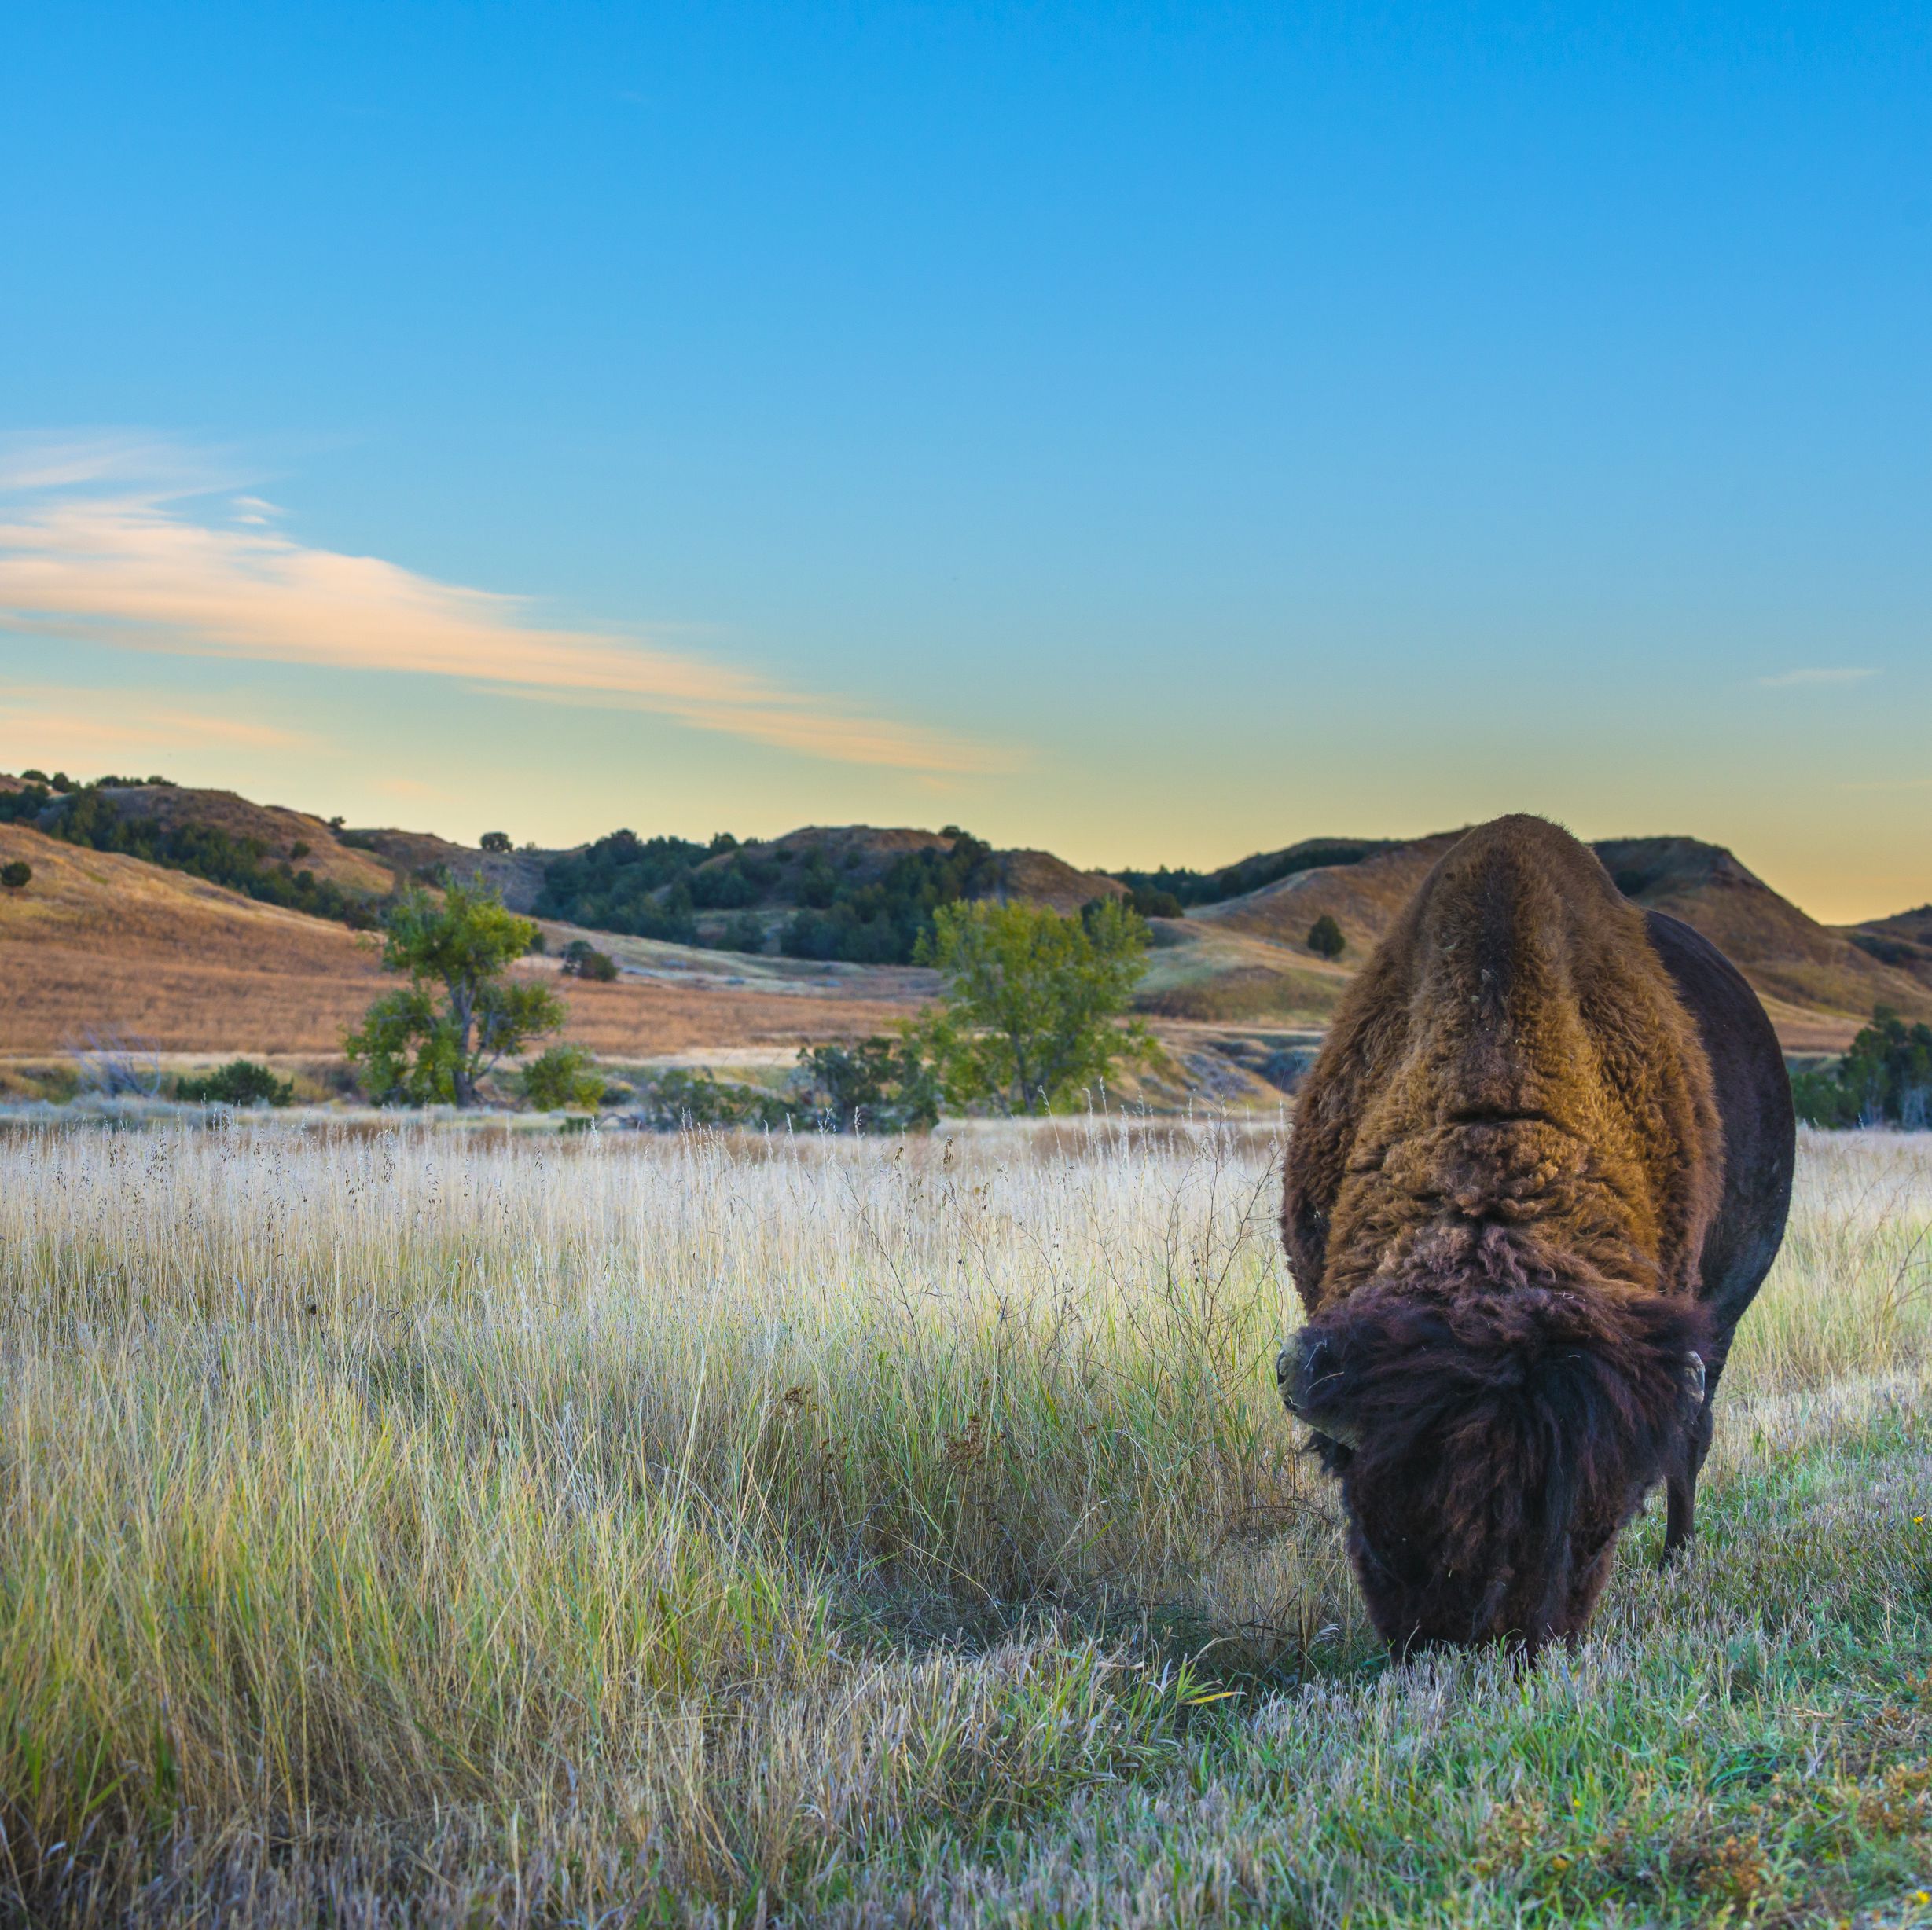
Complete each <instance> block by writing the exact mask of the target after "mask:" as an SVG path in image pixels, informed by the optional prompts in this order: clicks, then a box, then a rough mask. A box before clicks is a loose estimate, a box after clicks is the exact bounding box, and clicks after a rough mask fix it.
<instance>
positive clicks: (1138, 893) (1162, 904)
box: [1127, 885, 1188, 918]
mask: <svg viewBox="0 0 1932 1930" xmlns="http://www.w3.org/2000/svg"><path fill="white" fill-rule="evenodd" d="M1127 903H1128V905H1129V908H1130V909H1132V910H1133V912H1135V914H1136V915H1137V916H1139V917H1141V918H1185V917H1186V916H1187V915H1188V908H1187V907H1186V906H1185V904H1182V903H1181V901H1180V899H1179V898H1177V897H1176V896H1175V895H1174V893H1173V892H1171V891H1165V890H1162V889H1161V888H1160V887H1159V886H1156V885H1135V886H1132V887H1130V888H1129V891H1128V893H1127Z"/></svg>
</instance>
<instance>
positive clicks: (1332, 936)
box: [1308, 912, 1348, 958]
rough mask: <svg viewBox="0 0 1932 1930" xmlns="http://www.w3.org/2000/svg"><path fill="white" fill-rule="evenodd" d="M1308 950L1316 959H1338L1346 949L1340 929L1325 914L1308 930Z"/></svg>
mask: <svg viewBox="0 0 1932 1930" xmlns="http://www.w3.org/2000/svg"><path fill="white" fill-rule="evenodd" d="M1308 948H1309V951H1311V952H1313V953H1314V955H1315V956H1316V957H1317V958H1339V957H1340V956H1342V953H1343V952H1346V950H1347V949H1348V941H1347V939H1346V938H1345V937H1342V927H1341V926H1339V925H1338V924H1337V923H1335V920H1334V919H1333V918H1332V917H1331V916H1330V915H1329V914H1328V912H1323V913H1322V915H1320V917H1319V918H1318V919H1316V920H1315V922H1314V923H1313V924H1312V925H1310V926H1309V928H1308Z"/></svg>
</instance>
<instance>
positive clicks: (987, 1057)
mask: <svg viewBox="0 0 1932 1930" xmlns="http://www.w3.org/2000/svg"><path fill="white" fill-rule="evenodd" d="M932 919H933V930H932V936H931V939H930V940H929V941H927V943H926V944H925V945H923V946H922V947H921V948H920V949H921V955H922V957H923V958H924V960H925V962H927V963H930V964H933V965H936V966H937V967H938V968H939V970H940V971H942V972H943V973H944V974H946V993H945V996H944V998H943V1000H942V1003H941V1004H940V1006H939V1007H938V1010H937V1011H935V1012H934V1013H933V1014H932V1015H931V1016H929V1017H928V1018H926V1019H924V1021H922V1022H920V1024H919V1025H918V1026H916V1028H915V1029H913V1033H912V1034H911V1035H910V1036H911V1037H913V1038H914V1039H915V1040H916V1041H917V1042H918V1044H920V1047H921V1048H922V1049H923V1050H924V1051H925V1052H926V1053H927V1056H929V1057H930V1058H931V1060H932V1062H933V1063H934V1065H935V1067H936V1068H937V1070H938V1073H939V1076H940V1078H941V1081H942V1084H943V1085H944V1087H945V1090H946V1097H947V1098H948V1099H949V1100H951V1101H952V1102H953V1103H954V1104H955V1105H970V1104H972V1103H974V1102H975V1101H976V1100H990V1101H991V1102H992V1103H994V1104H996V1105H998V1106H1003V1107H1005V1109H1006V1110H1008V1111H1009V1112H1013V1113H1049V1112H1052V1111H1053V1110H1055V1109H1056V1107H1059V1106H1065V1105H1067V1104H1068V1103H1070V1102H1071V1101H1073V1100H1074V1099H1076V1098H1077V1097H1078V1095H1080V1094H1081V1093H1082V1092H1085V1091H1087V1090H1088V1089H1089V1088H1091V1087H1092V1086H1093V1084H1094V1083H1095V1082H1096V1081H1098V1080H1100V1079H1103V1078H1104V1077H1106V1076H1107V1073H1109V1072H1110V1071H1111V1070H1112V1068H1113V1066H1114V1064H1115V1062H1116V1061H1117V1060H1119V1059H1142V1058H1144V1057H1145V1056H1146V1055H1148V1052H1149V1051H1151V1042H1150V1041H1149V1040H1148V1035H1147V1031H1146V1029H1145V1027H1144V1026H1141V1025H1140V1024H1139V1023H1138V1022H1135V1023H1133V1024H1131V1025H1127V1026H1122V1025H1121V1024H1120V1023H1119V1022H1118V1021H1119V1019H1120V1017H1121V1015H1122V1014H1123V1013H1124V1012H1125V1011H1126V1009H1127V1001H1128V1000H1129V998H1130V997H1131V996H1132V995H1133V988H1134V985H1135V983H1136V982H1137V980H1138V979H1139V978H1140V961H1141V958H1142V956H1143V955H1144V953H1145V952H1146V950H1147V946H1148V929H1147V924H1146V922H1145V921H1144V919H1140V918H1139V917H1138V916H1137V915H1135V914H1134V913H1133V912H1132V911H1130V910H1129V909H1128V908H1126V906H1125V905H1122V904H1120V903H1119V902H1118V901H1117V900H1113V899H1106V900H1102V901H1100V902H1098V903H1096V904H1090V905H1089V906H1088V907H1087V908H1086V909H1085V912H1083V913H1082V915H1080V916H1079V917H1078V918H1063V917H1062V916H1061V915H1060V913H1059V912H1051V911H1047V910H1045V909H1044V908H1041V907H1038V906H1035V905H1030V904H988V903H986V902H983V901H981V902H975V903H969V904H942V905H938V906H936V907H935V908H934V911H933V914H932Z"/></svg>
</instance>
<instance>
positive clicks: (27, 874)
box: [0, 858, 34, 891]
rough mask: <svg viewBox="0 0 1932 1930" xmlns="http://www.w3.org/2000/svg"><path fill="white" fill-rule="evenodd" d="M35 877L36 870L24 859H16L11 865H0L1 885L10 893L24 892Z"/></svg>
mask: <svg viewBox="0 0 1932 1930" xmlns="http://www.w3.org/2000/svg"><path fill="white" fill-rule="evenodd" d="M33 875H34V868H33V867H32V865H31V864H28V862H27V860H25V859H24V858H16V859H15V860H13V863H12V864H0V885H5V886H6V888H7V890H9V891H20V890H24V888H25V887H26V886H27V884H28V882H29V881H30V880H31V879H32V877H33Z"/></svg>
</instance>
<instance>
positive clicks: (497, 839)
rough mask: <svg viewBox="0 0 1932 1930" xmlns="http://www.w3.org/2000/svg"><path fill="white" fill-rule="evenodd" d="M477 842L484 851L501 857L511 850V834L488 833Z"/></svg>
mask: <svg viewBox="0 0 1932 1930" xmlns="http://www.w3.org/2000/svg"><path fill="white" fill-rule="evenodd" d="M477 842H478V844H479V846H480V848H481V849H483V850H485V851H488V852H490V853H494V854H496V855H498V856H501V854H502V853H505V852H507V851H508V850H509V849H510V834H509V832H508V831H485V832H484V833H483V836H482V837H481V838H479V840H478V841H477Z"/></svg>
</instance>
